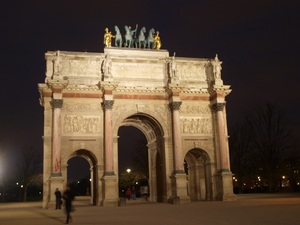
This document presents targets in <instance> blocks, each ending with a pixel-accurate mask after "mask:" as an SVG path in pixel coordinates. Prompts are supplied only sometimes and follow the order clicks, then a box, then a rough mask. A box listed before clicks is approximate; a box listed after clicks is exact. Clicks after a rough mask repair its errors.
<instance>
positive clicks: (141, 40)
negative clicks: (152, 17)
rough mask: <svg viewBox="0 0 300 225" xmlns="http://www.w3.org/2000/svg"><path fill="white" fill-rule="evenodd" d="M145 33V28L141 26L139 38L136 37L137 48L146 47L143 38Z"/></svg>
mask: <svg viewBox="0 0 300 225" xmlns="http://www.w3.org/2000/svg"><path fill="white" fill-rule="evenodd" d="M145 33H146V28H145V27H142V29H141V30H140V34H139V38H138V44H139V48H142V47H143V48H146V45H147V41H146V38H145Z"/></svg>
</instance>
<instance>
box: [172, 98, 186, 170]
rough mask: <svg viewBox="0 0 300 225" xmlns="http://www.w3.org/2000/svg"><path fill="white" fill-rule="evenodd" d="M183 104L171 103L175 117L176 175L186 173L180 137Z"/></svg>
mask: <svg viewBox="0 0 300 225" xmlns="http://www.w3.org/2000/svg"><path fill="white" fill-rule="evenodd" d="M180 105H181V102H171V103H170V109H171V110H172V115H173V143H174V154H175V173H184V168H183V159H182V140H181V135H180V117H179V108H180Z"/></svg>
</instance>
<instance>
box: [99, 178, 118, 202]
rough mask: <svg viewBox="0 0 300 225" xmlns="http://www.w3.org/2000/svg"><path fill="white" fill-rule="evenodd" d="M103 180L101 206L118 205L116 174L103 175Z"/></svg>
mask: <svg viewBox="0 0 300 225" xmlns="http://www.w3.org/2000/svg"><path fill="white" fill-rule="evenodd" d="M103 182H104V189H103V193H104V198H103V200H102V202H101V205H102V206H118V204H119V192H118V183H117V177H116V175H105V176H104V177H103Z"/></svg>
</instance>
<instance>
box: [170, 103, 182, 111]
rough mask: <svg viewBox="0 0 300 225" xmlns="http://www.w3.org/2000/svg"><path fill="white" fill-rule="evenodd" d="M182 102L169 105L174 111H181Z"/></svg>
mask: <svg viewBox="0 0 300 225" xmlns="http://www.w3.org/2000/svg"><path fill="white" fill-rule="evenodd" d="M181 104H182V102H171V103H170V104H169V107H170V109H171V110H172V111H174V110H179V109H180V106H181Z"/></svg>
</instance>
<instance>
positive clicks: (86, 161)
mask: <svg viewBox="0 0 300 225" xmlns="http://www.w3.org/2000/svg"><path fill="white" fill-rule="evenodd" d="M67 165H68V166H67V183H68V184H71V185H72V188H73V190H74V191H75V194H76V196H80V199H82V200H88V201H89V202H90V204H93V205H95V204H96V198H97V179H95V178H97V161H96V157H95V156H94V155H93V154H92V153H91V152H90V151H87V150H85V149H80V150H78V151H75V152H74V153H73V154H72V155H71V157H70V159H69V160H68V162H67Z"/></svg>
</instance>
